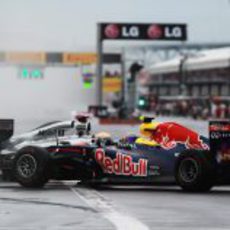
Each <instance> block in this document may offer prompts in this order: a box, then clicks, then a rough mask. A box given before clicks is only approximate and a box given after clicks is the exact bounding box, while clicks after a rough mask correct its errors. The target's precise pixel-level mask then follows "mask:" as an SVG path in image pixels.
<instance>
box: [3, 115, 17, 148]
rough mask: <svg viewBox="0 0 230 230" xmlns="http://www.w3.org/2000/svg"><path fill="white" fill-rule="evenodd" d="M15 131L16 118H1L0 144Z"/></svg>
mask: <svg viewBox="0 0 230 230" xmlns="http://www.w3.org/2000/svg"><path fill="white" fill-rule="evenodd" d="M13 133H14V120H12V119H0V145H1V143H2V142H3V141H6V140H8V139H9V138H10V137H11V136H12V135H13Z"/></svg>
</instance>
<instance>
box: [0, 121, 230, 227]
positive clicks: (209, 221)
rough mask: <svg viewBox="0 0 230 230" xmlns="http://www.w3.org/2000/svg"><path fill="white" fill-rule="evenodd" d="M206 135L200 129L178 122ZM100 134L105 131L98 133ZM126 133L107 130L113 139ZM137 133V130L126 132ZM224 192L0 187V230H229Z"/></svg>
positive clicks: (229, 207) (229, 196)
mask: <svg viewBox="0 0 230 230" xmlns="http://www.w3.org/2000/svg"><path fill="white" fill-rule="evenodd" d="M184 122H185V123H186V122H187V123H188V124H189V125H191V126H192V127H193V128H194V127H196V129H197V130H199V131H200V132H202V133H205V132H206V127H207V124H206V123H202V122H197V123H196V122H195V123H191V121H189V122H188V121H184ZM104 129H105V130H108V129H111V128H108V127H104ZM118 130H119V132H121V130H122V132H123V133H124V132H127V131H129V130H130V128H127V127H119V128H117V127H113V128H112V131H113V133H114V134H118ZM132 130H134V131H135V130H137V127H132ZM229 216H230V187H214V188H213V190H212V191H211V192H209V193H206V194H186V193H183V192H182V191H181V190H180V188H178V187H155V186H148V187H141V186H110V187H104V188H101V189H99V190H94V189H91V188H85V187H82V186H80V185H77V184H76V182H55V181H53V182H50V183H49V184H47V186H46V187H45V188H44V189H41V190H28V189H24V188H22V187H20V186H19V185H18V184H16V183H5V182H0V229H1V230H2V229H4V230H5V229H6V230H8V229H15V230H16V229H19V230H32V229H44V230H45V229H52V230H53V229H55V230H56V229H64V230H69V229H71V230H72V229H77V230H78V229H79V230H81V229H87V230H88V229H98V230H99V229H102V230H103V229H106V230H107V229H108V230H109V229H119V230H120V229H124V230H129V229H132V230H136V229H137V230H142V229H154V230H155V229H156V230H161V229H163V230H165V229H172V230H180V229H181V230H182V229H188V230H190V229H191V230H203V229H204V230H208V229H211V230H214V229H230V218H229Z"/></svg>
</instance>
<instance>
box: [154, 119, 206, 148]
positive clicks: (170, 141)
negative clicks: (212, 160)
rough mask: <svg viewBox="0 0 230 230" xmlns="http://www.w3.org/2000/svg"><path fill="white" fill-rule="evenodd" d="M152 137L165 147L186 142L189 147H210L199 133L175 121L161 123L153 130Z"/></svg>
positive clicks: (172, 146)
mask: <svg viewBox="0 0 230 230" xmlns="http://www.w3.org/2000/svg"><path fill="white" fill-rule="evenodd" d="M151 139H153V140H154V141H156V142H157V143H159V144H160V145H161V146H162V147H163V148H165V149H172V148H174V147H176V145H177V144H178V143H180V144H184V145H185V147H186V148H187V149H205V150H208V149H209V146H208V145H207V144H205V143H204V142H203V140H201V138H200V135H199V134H197V133H196V132H194V131H192V130H190V129H187V128H185V127H184V126H181V125H179V124H177V123H173V122H165V123H162V124H159V125H158V126H157V128H156V130H155V131H153V132H152V135H151Z"/></svg>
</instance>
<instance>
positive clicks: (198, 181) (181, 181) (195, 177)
mask: <svg viewBox="0 0 230 230" xmlns="http://www.w3.org/2000/svg"><path fill="white" fill-rule="evenodd" d="M215 175H216V174H215V161H214V157H212V155H211V153H210V152H209V151H202V150H186V151H184V152H183V153H181V154H180V155H179V157H178V161H177V164H176V167H175V177H176V181H177V184H178V185H179V186H180V187H181V188H182V189H183V190H184V191H188V192H206V191H209V190H210V189H211V188H212V186H213V184H214V181H215Z"/></svg>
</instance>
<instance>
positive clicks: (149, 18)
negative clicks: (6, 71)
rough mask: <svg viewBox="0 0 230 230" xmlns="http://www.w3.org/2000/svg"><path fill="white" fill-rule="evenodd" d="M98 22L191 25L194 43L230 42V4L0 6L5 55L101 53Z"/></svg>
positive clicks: (20, 1)
mask: <svg viewBox="0 0 230 230" xmlns="http://www.w3.org/2000/svg"><path fill="white" fill-rule="evenodd" d="M98 22H130V23H131V22H146V23H155V22H161V23H173V22H175V23H187V24H188V43H194V42H199V43H200V42H230V1H229V0H0V50H2V51H6V50H7V51H51V52H55V51H77V52H79V51H96V33H97V30H96V24H97V23H98ZM154 44H156V42H155V43H154ZM148 45H149V43H148Z"/></svg>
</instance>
